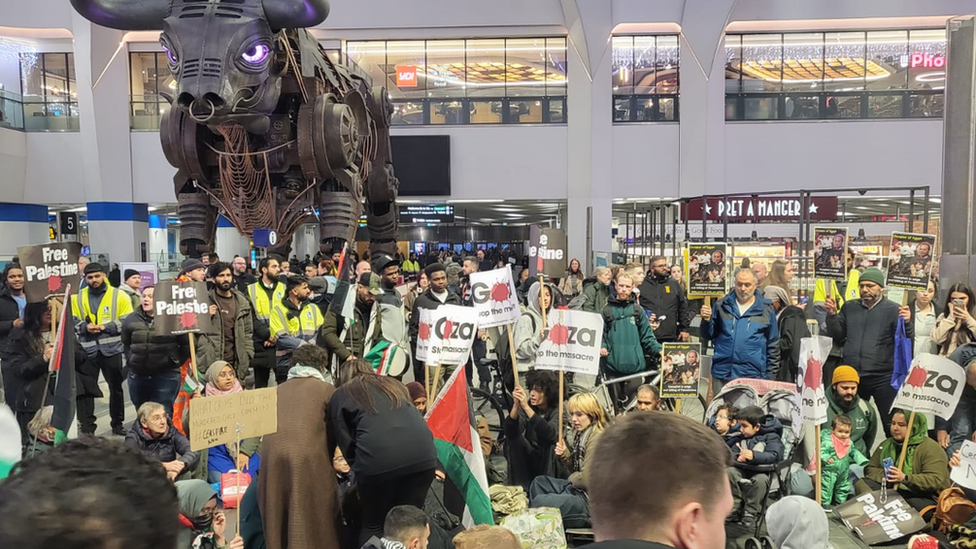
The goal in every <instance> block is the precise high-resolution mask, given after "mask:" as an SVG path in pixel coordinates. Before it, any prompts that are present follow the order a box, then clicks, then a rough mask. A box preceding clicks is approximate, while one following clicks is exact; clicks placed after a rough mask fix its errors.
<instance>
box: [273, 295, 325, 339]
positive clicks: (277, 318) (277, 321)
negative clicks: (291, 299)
mask: <svg viewBox="0 0 976 549" xmlns="http://www.w3.org/2000/svg"><path fill="white" fill-rule="evenodd" d="M324 323H325V317H323V316H322V312H321V311H319V306H318V305H316V304H314V303H312V302H308V301H306V302H305V303H304V304H303V305H302V308H301V310H300V311H298V314H295V313H294V311H293V310H291V309H288V308H286V307H285V306H284V304H278V305H276V306H275V308H274V311H272V314H271V321H270V327H271V335H272V336H273V337H281V336H282V335H291V336H294V337H297V338H299V339H301V340H302V341H311V340H312V339H314V338H315V333H316V332H317V331H318V329H319V326H321V325H322V324H324Z"/></svg>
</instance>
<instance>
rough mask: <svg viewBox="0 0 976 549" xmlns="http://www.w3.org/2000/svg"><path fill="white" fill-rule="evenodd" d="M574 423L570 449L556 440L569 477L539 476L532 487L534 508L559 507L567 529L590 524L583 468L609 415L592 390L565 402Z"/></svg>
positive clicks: (584, 526) (530, 489)
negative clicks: (563, 478) (564, 478)
mask: <svg viewBox="0 0 976 549" xmlns="http://www.w3.org/2000/svg"><path fill="white" fill-rule="evenodd" d="M566 408H567V409H568V410H569V417H570V420H571V421H572V424H573V433H574V436H573V444H572V447H571V448H567V447H566V445H565V444H564V443H559V442H557V443H556V449H555V452H556V455H557V456H559V458H560V459H561V460H562V461H563V464H564V465H565V466H566V468H567V469H568V470H569V471H570V475H569V480H562V479H558V478H553V477H548V476H539V477H536V478H535V480H533V481H532V485H531V486H530V487H529V505H530V506H531V507H555V508H557V509H559V513H560V515H562V518H563V524H564V525H565V526H566V527H567V528H587V527H589V526H590V506H589V504H588V503H587V499H586V482H585V480H584V471H585V469H586V468H587V467H588V466H589V457H590V456H591V455H592V452H591V450H592V449H593V448H594V447H595V445H596V441H597V439H598V438H599V437H600V435H601V434H603V429H604V428H605V427H606V425H607V418H606V416H605V415H604V413H603V407H602V406H600V403H599V402H598V401H597V399H596V396H594V395H593V393H577V394H575V395H573V396H572V397H570V399H569V402H567V403H566Z"/></svg>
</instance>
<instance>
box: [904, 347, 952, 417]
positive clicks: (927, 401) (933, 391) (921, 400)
mask: <svg viewBox="0 0 976 549" xmlns="http://www.w3.org/2000/svg"><path fill="white" fill-rule="evenodd" d="M965 386H966V372H965V370H963V369H962V368H960V367H959V365H958V364H956V363H955V362H953V361H951V360H949V359H948V358H945V357H941V356H937V355H933V354H929V353H922V354H920V355H918V356H917V357H915V360H913V361H912V367H911V369H910V370H908V376H907V377H906V378H905V382H904V383H902V385H901V388H900V389H898V396H897V397H896V398H895V403H894V404H893V405H892V406H891V408H892V410H894V409H895V408H901V409H903V410H914V411H915V412H916V413H923V414H935V415H937V416H939V417H941V418H943V419H949V418H951V417H952V413H953V412H954V411H955V410H956V405H957V404H959V396H960V395H962V390H963V388H964V387H965Z"/></svg>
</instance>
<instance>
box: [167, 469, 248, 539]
mask: <svg viewBox="0 0 976 549" xmlns="http://www.w3.org/2000/svg"><path fill="white" fill-rule="evenodd" d="M176 495H177V497H178V498H179V500H180V526H182V528H181V529H180V534H179V544H178V545H177V547H178V548H179V549H225V548H226V549H244V540H243V539H242V538H241V536H234V539H232V540H230V543H228V541H227V538H225V537H224V534H225V533H226V531H227V517H226V516H224V512H223V511H222V510H220V509H219V508H218V507H217V492H216V491H215V490H214V489H213V488H212V487H211V486H210V485H209V484H207V483H206V482H204V481H202V480H181V481H179V482H177V483H176Z"/></svg>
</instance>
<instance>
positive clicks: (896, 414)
mask: <svg viewBox="0 0 976 549" xmlns="http://www.w3.org/2000/svg"><path fill="white" fill-rule="evenodd" d="M906 437H907V438H908V446H907V447H905V449H904V450H903V446H904V444H905V439H906ZM903 451H904V463H903V464H899V459H900V457H901V455H902V452H903ZM887 460H890V462H888V463H891V465H890V466H885V462H886V461H887ZM886 481H887V483H888V485H889V486H891V485H897V486H898V493H899V494H901V496H902V497H904V498H905V501H907V502H908V504H909V505H911V506H912V507H914V508H915V509H917V510H922V509H923V508H925V507H926V506H929V505H935V500H936V499H937V498H938V497H939V493H940V492H942V490H944V489H946V488H948V487H949V458H948V456H946V453H945V450H943V449H942V447H941V446H939V443H938V442H936V441H934V440H932V439H930V438H928V424H927V422H926V420H925V415H924V414H915V421H913V422H912V431H911V433H909V432H908V413H907V412H905V411H904V410H899V409H895V410H892V414H891V438H889V439H887V440H885V441H884V442H882V443H881V446H880V447H879V448H878V449H877V450H875V452H874V454H873V455H872V456H871V460H870V461H869V462H868V464H867V466H866V467H865V468H864V479H862V480H860V481H858V482H857V484H856V491H857V493H858V494H863V493H866V492H870V491H872V490H878V489H880V488H881V483H882V482H886Z"/></svg>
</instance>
